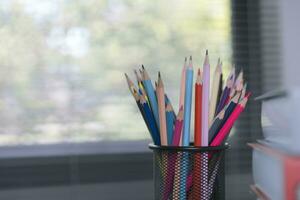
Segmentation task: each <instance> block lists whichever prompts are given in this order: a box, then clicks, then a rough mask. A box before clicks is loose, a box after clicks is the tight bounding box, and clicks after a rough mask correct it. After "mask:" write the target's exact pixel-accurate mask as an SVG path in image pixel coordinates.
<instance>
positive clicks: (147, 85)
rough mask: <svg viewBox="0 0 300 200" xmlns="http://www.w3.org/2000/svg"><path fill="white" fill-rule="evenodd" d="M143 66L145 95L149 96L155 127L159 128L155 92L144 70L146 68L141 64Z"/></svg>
mask: <svg viewBox="0 0 300 200" xmlns="http://www.w3.org/2000/svg"><path fill="white" fill-rule="evenodd" d="M142 68H143V84H144V87H145V90H146V93H147V96H148V98H149V101H150V105H151V109H152V112H153V115H154V118H155V122H156V125H157V127H158V128H159V115H158V104H157V98H156V94H155V92H154V91H155V90H154V88H153V85H152V82H151V79H150V77H149V75H148V73H147V71H146V69H145V68H144V66H142Z"/></svg>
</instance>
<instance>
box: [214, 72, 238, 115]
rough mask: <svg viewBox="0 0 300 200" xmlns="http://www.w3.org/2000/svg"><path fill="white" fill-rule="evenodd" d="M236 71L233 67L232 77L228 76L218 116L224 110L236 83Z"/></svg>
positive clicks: (218, 108) (217, 111) (218, 107)
mask: <svg viewBox="0 0 300 200" xmlns="http://www.w3.org/2000/svg"><path fill="white" fill-rule="evenodd" d="M234 71H235V68H234V67H233V68H232V69H231V72H230V75H229V76H228V78H227V80H226V86H225V88H224V90H223V92H222V95H221V98H220V101H219V104H218V106H217V110H216V115H217V114H218V113H219V112H220V111H221V110H222V109H223V108H224V106H225V103H226V100H227V98H228V96H229V94H230V89H231V88H232V86H233V83H234Z"/></svg>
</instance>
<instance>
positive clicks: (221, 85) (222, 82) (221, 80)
mask: <svg viewBox="0 0 300 200" xmlns="http://www.w3.org/2000/svg"><path fill="white" fill-rule="evenodd" d="M223 84H224V81H223V73H222V74H221V78H220V82H219V90H218V91H219V93H218V97H217V105H216V109H215V114H214V117H215V116H216V115H217V106H218V105H219V103H220V100H221V95H222V92H223Z"/></svg>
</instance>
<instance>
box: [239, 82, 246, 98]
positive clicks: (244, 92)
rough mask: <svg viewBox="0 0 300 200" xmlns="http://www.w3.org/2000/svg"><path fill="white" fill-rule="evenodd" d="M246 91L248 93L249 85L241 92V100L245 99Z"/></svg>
mask: <svg viewBox="0 0 300 200" xmlns="http://www.w3.org/2000/svg"><path fill="white" fill-rule="evenodd" d="M246 91H247V83H245V84H244V87H243V90H242V92H241V96H240V99H243V98H244V97H245V95H246Z"/></svg>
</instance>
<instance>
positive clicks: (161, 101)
mask: <svg viewBox="0 0 300 200" xmlns="http://www.w3.org/2000/svg"><path fill="white" fill-rule="evenodd" d="M156 95H157V102H158V110H159V127H160V141H161V144H162V145H168V139H167V125H166V109H165V90H164V85H163V82H162V80H161V75H160V72H159V73H158V82H157V89H156Z"/></svg>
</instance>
